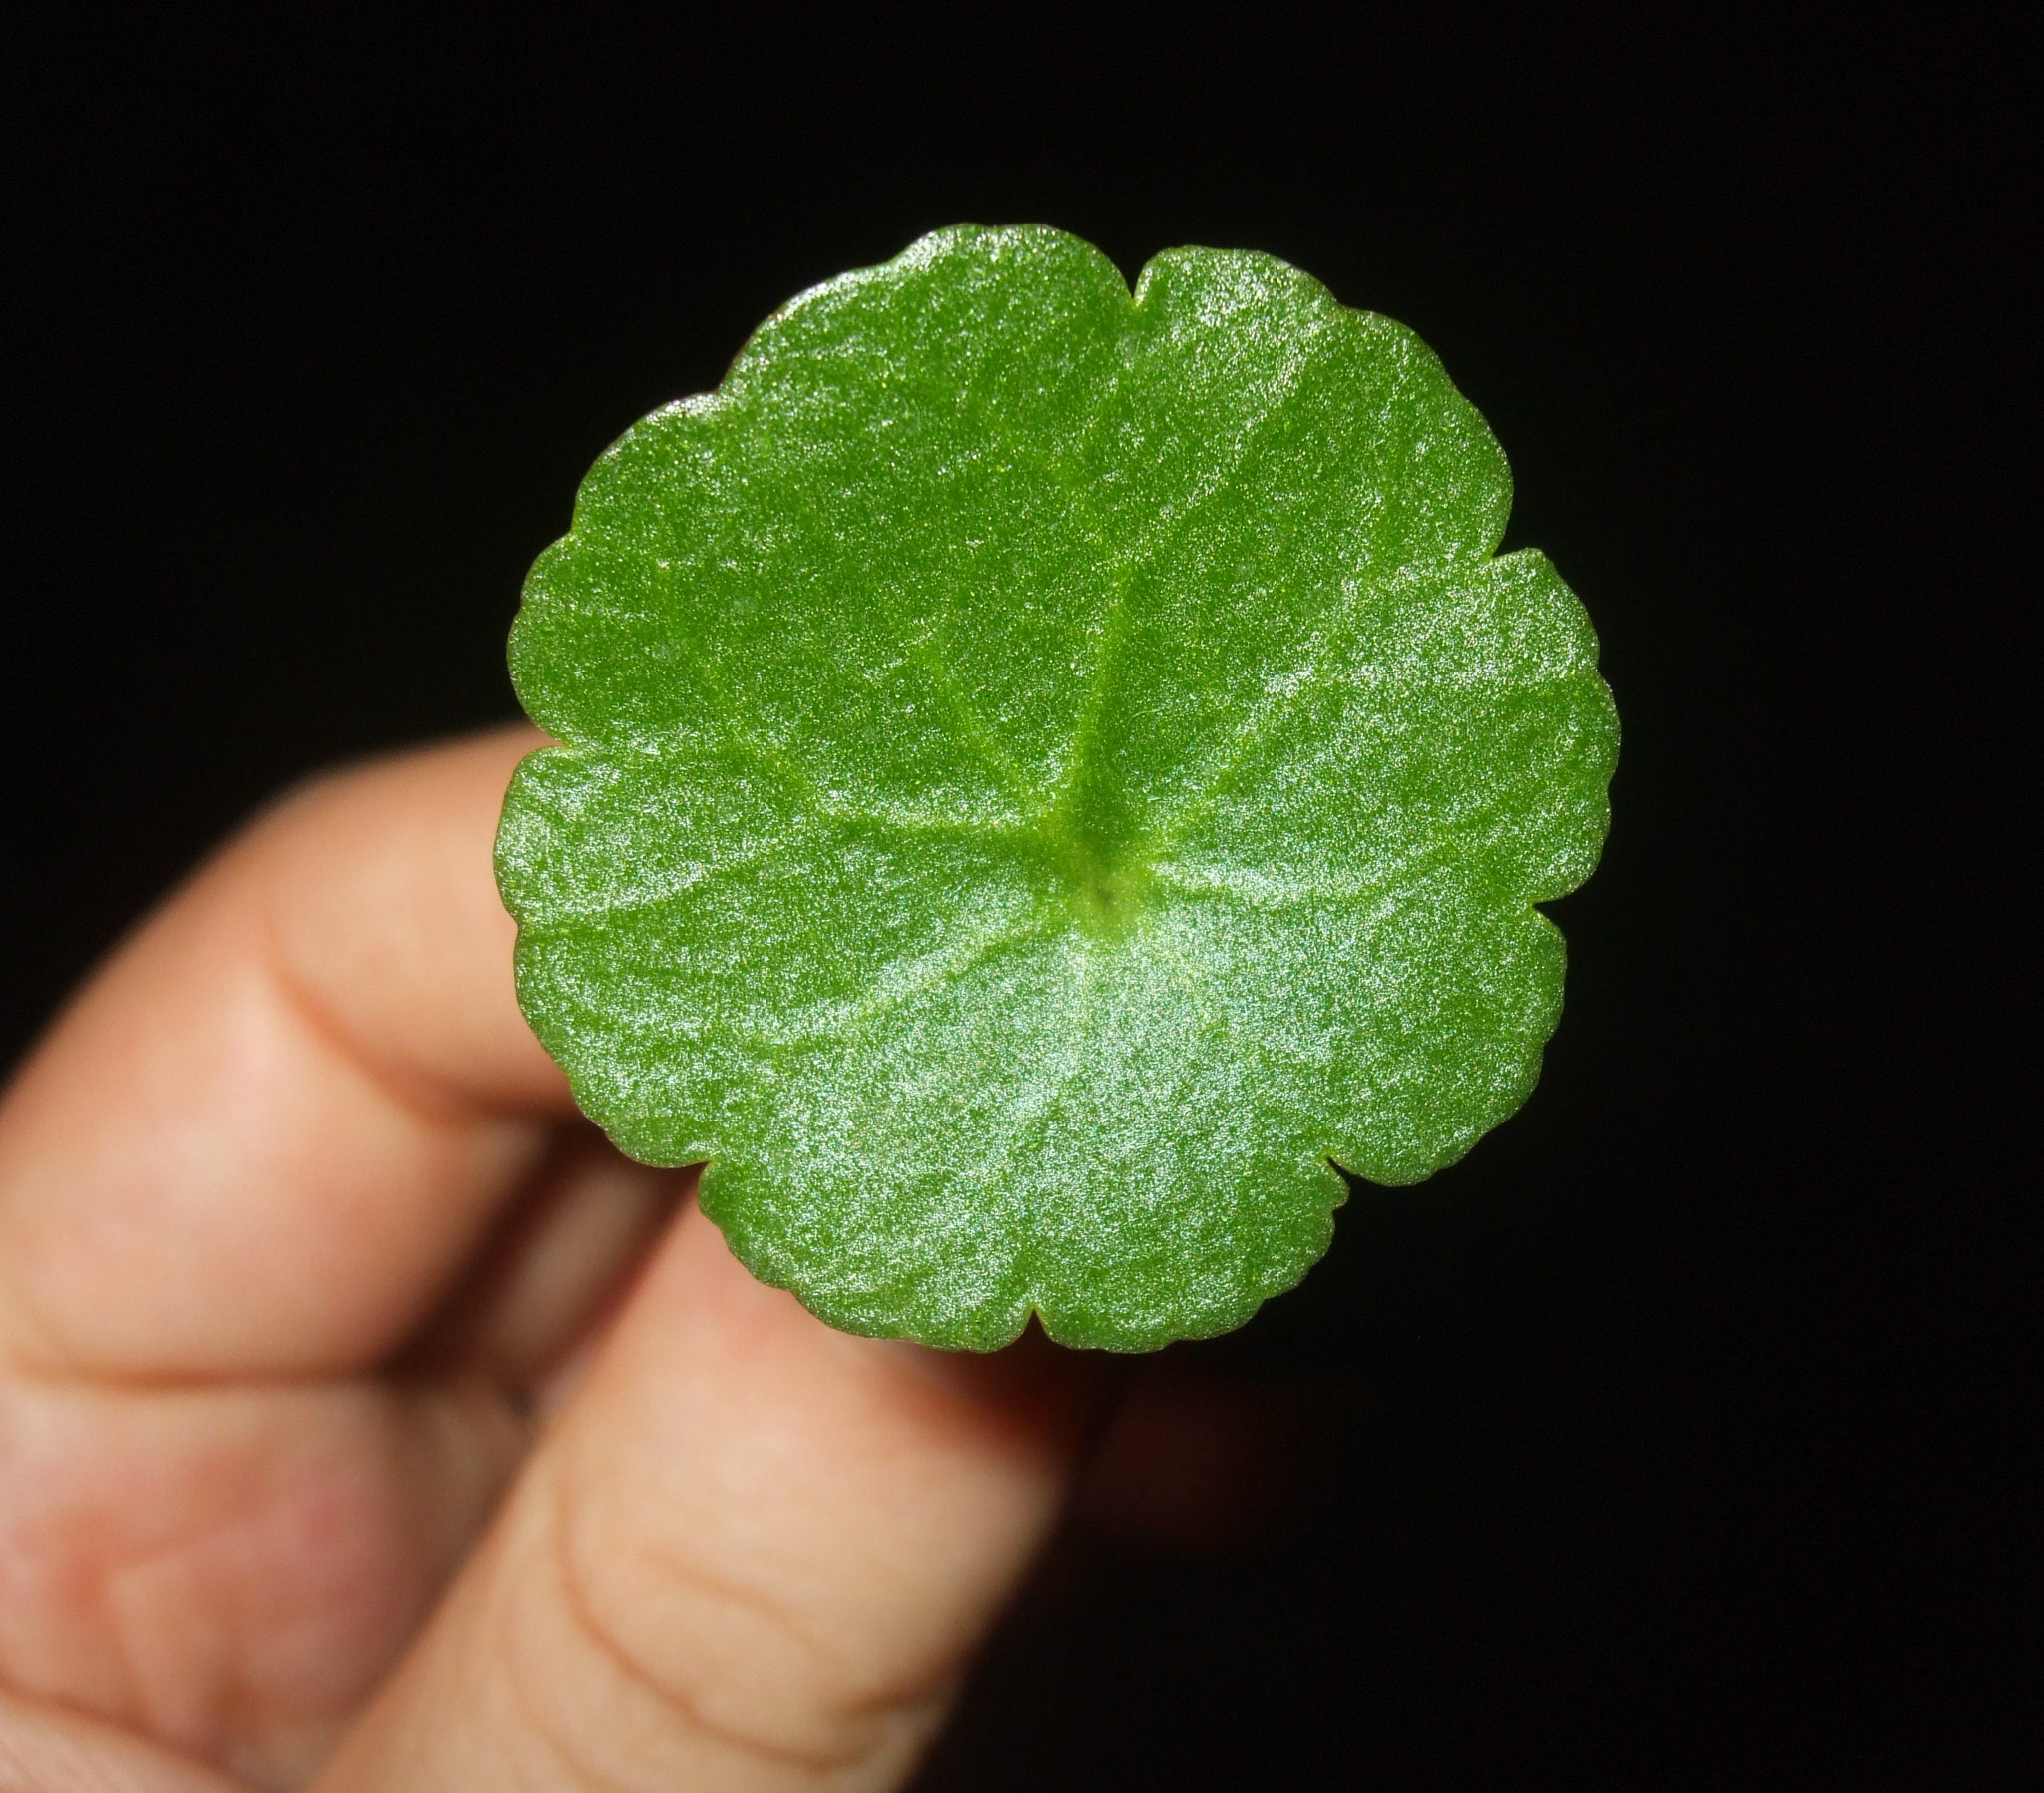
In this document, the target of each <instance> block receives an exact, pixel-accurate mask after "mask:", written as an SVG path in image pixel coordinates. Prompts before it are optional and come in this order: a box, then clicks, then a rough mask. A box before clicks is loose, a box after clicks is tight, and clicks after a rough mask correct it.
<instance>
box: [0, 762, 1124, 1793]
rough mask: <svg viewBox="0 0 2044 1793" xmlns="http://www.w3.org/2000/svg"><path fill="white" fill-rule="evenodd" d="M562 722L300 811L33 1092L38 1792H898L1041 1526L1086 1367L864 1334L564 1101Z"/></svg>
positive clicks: (26, 1465) (16, 1591)
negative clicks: (558, 821)
mask: <svg viewBox="0 0 2044 1793" xmlns="http://www.w3.org/2000/svg"><path fill="white" fill-rule="evenodd" d="M536 742H537V737H536V736H534V735H533V734H531V733H530V732H529V731H526V730H509V731H504V732H499V733H494V734H490V735H487V736H484V737H480V738H477V739H473V740H470V741H465V742H461V743H457V744H455V745H453V746H449V747H444V748H439V749H435V750H433V751H429V752H424V753H416V754H412V755H408V756H406V757H403V758H398V759H393V760H390V761H387V762H384V763H381V764H377V765H372V766H369V767H366V768H362V769H357V770H353V771H349V772H346V773H343V774H339V775H336V776H333V777H330V778H327V779H324V780H322V781H320V782H318V783H316V784H314V785H312V786H310V787H308V788H306V789H304V790H302V791H300V792H298V793H297V794H295V795H293V796H291V797H290V798H288V799H287V800H285V801H283V802H281V803H280V804H278V805H277V806H276V807H275V808H273V809H272V810H271V811H270V812H268V813H267V814H266V815H264V816H263V817H261V818H260V819H258V820H257V821H256V823H255V824H254V825H253V826H252V827H251V828H250V829H248V830H247V831H246V832H245V833H244V834H243V835H242V836H241V837H240V838H239V839H237V840H236V841H234V842H232V843H231V844H230V845H229V846H228V847H227V848H226V849H225V850H224V851H223V852H222V853H221V854H220V855H219V856H218V857H217V858H216V859H215V860H214V861H213V862H212V863H211V864H209V865H208V866H207V867H205V868H204V869H203V870H202V871H201V872H200V873H199V874H198V875H197V876H196V877H195V878H194V879H193V880H192V881H191V882H190V884H189V885H188V886H187V887H186V888H185V889H184V890H182V891H180V892H179V893H177V894H176V895H175V896H174V897H173V898H172V899H171V900H170V901H169V902H168V903H167V904H166V905H165V906H164V907H163V909H162V910H161V911H159V912H158V913H157V914H156V915H155V916H154V917H153V918H151V919H150V920H149V921H148V922H147V923H146V924H145V925H144V926H143V927H142V928H141V929H140V930H139V931H138V932H137V933H136V934H135V936H134V937H133V938H132V939H131V940H130V941H129V942H128V943H127V944H126V945H125V946H124V947H123V948H122V949H121V950H120V951H119V952H118V953H117V954H116V955H115V956H114V957H113V958H112V960H111V961H110V962H109V963H108V964H107V965H106V967H105V968H104V969H103V970H102V971H101V972H100V973H99V974H98V976H97V977H96V978H95V979H94V980H93V981H92V982H91V983H90V984H89V985H88V986H87V988H86V989H85V990H84V991H83V992H82V993H81V994H80V995H79V997H78V998H77V999H76V1000H75V1002H74V1003H73V1004H72V1006H71V1007H70V1009H69V1010H68V1011H67V1012H66V1013H65V1014H64V1015H63V1016H61V1017H60V1018H59V1020H58V1022H57V1023H56V1025H55V1027H54V1028H53V1029H52V1031H51V1033H50V1035H49V1036H48V1038H47V1039H46V1040H45V1041H44V1043H43V1044H42V1046H41V1047H40V1048H39V1049H38V1051H37V1052H36V1054H35V1055H34V1056H33V1058H32V1059H31V1060H30V1062H29V1063H28V1064H27V1065H26V1066H25V1067H24V1068H23V1070H22V1071H21V1073H20V1075H19V1077H18V1078H17V1080H16V1081H15V1083H14V1085H13V1087H12V1088H11V1090H10V1091H9V1092H8V1094H7V1096H6V1098H5V1101H4V1104H0V1790H5V1793H14V1789H17V1788H21V1789H29V1788H34V1789H42V1788H51V1789H56V1788H63V1789H94V1790H98V1789H109V1790H111V1789H122V1790H124V1793H130V1790H132V1793H143V1790H148V1793H169V1790H173V1789H175V1790H176V1793H199V1790H201V1789H206V1790H210V1793H220V1790H221V1789H224V1788H228V1787H233V1786H243V1787H255V1788H283V1787H296V1786H304V1785H312V1786H316V1787H317V1788H319V1789H321V1790H322V1793H344V1790H352V1789H367V1788H404V1789H407V1790H408V1793H431V1790H433V1789H441V1788H446V1789H455V1788H475V1787H489V1788H493V1789H506V1790H508V1793H516V1790H518V1789H525V1788H533V1789H538V1788H547V1789H571V1790H573V1789H581V1788H588V1789H599V1788H601V1789H605V1790H607V1793H613V1790H633V1789H641V1788H645V1789H653V1788H662V1789H670V1788H678V1787H691V1788H695V1787H702V1788H719V1789H722V1788H732V1789H740V1788H743V1789H748V1790H753V1789H758V1790H760V1793H767V1790H768V1789H776V1790H777V1789H782V1788H787V1789H793V1788H801V1789H816V1788H826V1789H833V1790H835V1789H843V1790H846V1793H849V1790H851V1789H870V1788H885V1787H893V1786H898V1785H900V1784H901V1783H902V1782H903V1781H904V1780H905V1779H906V1778H907V1777H908V1775H909V1774H910V1773H911V1772H912V1770H913V1767H914V1764H915V1762H916V1760H917V1758H918V1757H919V1755H920V1753H921V1752H922V1750H923V1748H924V1746H925V1745H926V1743H927V1741H928V1740H929V1738H930V1737H931V1736H932V1734H933V1732H934V1731H935V1729H936V1727H937V1726H938V1724H939V1723H940V1722H941V1720H942V1718H943V1716H944V1713H945V1711H946V1710H947V1708H948V1706H949V1704H950V1702H951V1700H952V1698H953V1696H954V1694H955V1692H956V1690H957V1687H958V1685H959V1682H960V1678H961V1676H962V1674H963V1673H964V1671H965V1669H966V1667H967V1666H968V1665H969V1663H970V1661H971V1658H972V1655H973V1652H974V1650H975V1647H976V1646H977V1644H978V1643H979V1641H980V1640H981V1639H982V1637H983V1636H984V1634H985V1632H986V1630H987V1628H988V1627H989V1625H990V1624H991V1623H992V1621H993V1620H994V1618H995V1617H996V1616H997V1615H998V1613H999V1611H1000V1609H1001V1607H1002V1605H1003V1603H1004V1602H1005V1601H1006V1599H1007V1598H1008V1597H1009V1595H1010V1594H1011V1592H1012V1591H1013V1589H1014V1588H1015V1586H1016V1584H1017V1582H1018V1580H1019V1578H1020V1577H1021V1576H1022V1574H1023V1572H1024V1571H1025V1569H1026V1568H1027V1567H1028V1565H1029V1563H1030V1560H1031V1559H1032V1557H1033V1556H1034V1555H1035V1554H1036V1552H1037V1550H1038V1548H1039V1546H1040V1545H1041V1544H1042V1542H1043V1540H1044V1538H1045V1537H1046V1535H1047V1533H1048V1532H1049V1530H1050V1529H1051V1527H1052V1526H1053V1524H1054V1523H1055V1521H1056V1520H1057V1517H1058V1515H1059V1512H1060V1509H1061V1506H1062V1505H1063V1503H1064V1500H1065V1497H1066V1494H1067V1491H1068V1489H1069V1486H1070V1484H1071V1481H1072V1478H1073V1475H1074V1473H1075V1467H1076V1465H1077V1464H1078V1462H1079V1459H1080V1456H1081V1452H1082V1448H1083V1447H1084V1445H1085V1443H1086V1441H1087V1439H1088V1437H1089V1435H1090V1433H1091V1430H1092V1429H1093V1427H1094V1426H1095V1423H1096V1420H1097V1417H1098V1414H1099V1412H1100V1409H1101V1403H1102V1400H1103V1397H1104V1394H1105V1392H1106V1391H1105V1388H1104V1384H1103V1381H1102V1378H1103V1375H1104V1374H1105V1367H1104V1366H1103V1365H1102V1364H1101V1363H1100V1362H1099V1361H1098V1360H1095V1359H1089V1358H1086V1357H1083V1356H1080V1355H1077V1354H1070V1353H1064V1352H1060V1351H1058V1350H1056V1349H1055V1348H1053V1347H1049V1346H1047V1345H1044V1344H1043V1343H1042V1341H1041V1340H1034V1341H1025V1342H1024V1344H1023V1345H1022V1346H1020V1347H1018V1348H1016V1349H1015V1350H1013V1351H1010V1352H1006V1353H1002V1354H1001V1355H1000V1356H999V1357H996V1358H987V1359H972V1358H954V1357H946V1356H943V1355H941V1354H938V1353H933V1352H929V1351H925V1350H923V1349H921V1348H919V1347H916V1346H910V1345H904V1344H896V1343H887V1342H879V1341H873V1340H867V1339H855V1338H850V1337H847V1336H844V1335H842V1334H839V1333H835V1332H832V1331H830V1330H828V1329H827V1328H825V1327H824V1326H822V1325H820V1324H819V1323H818V1322H816V1321H815V1320H813V1319H812V1318H810V1316H809V1315H808V1314H806V1313H805V1312H804V1311H803V1310H802V1309H801V1308H800V1307H799V1306H798V1305H797V1304H796V1303H795V1302H794V1301H793V1299H792V1298H791V1297H789V1296H787V1295H785V1294H782V1293H780V1292H778V1291H776V1290H773V1289H769V1288H766V1287H764V1286H762V1285H761V1284H759V1283H756V1282H755V1281H753V1280H752V1278H751V1277H750V1276H748V1275H747V1274H746V1273H745V1271H744V1270H743V1269H741V1268H740V1267H739V1265H738V1264H737V1263H736V1262H735V1261H734V1260H733V1259H732V1257H731V1256H730V1254H729V1253H728V1252H727V1251H726V1249H725V1247H724V1244H723V1240H722V1238H721V1236H720V1235H719V1234H718V1232H717V1230H716V1229H715V1228H714V1227H713V1226H711V1225H710V1224H709V1223H708V1222H707V1221H705V1220H704V1219H703V1217H702V1216H701V1214H700V1213H699V1212H698V1211H697V1209H696V1208H695V1206H694V1203H693V1200H692V1198H691V1186H692V1185H691V1177H690V1173H688V1172H679V1173H677V1172H662V1171H653V1170H648V1169H645V1168H644V1167H642V1166H638V1165H634V1164H630V1163H628V1162H626V1161H625V1160H624V1159H622V1158H620V1157H619V1156H617V1154H616V1153H614V1152H613V1151H611V1150H610V1148H609V1147H608V1146H607V1145H605V1144H604V1143H603V1142H602V1141H601V1139H600V1138H598V1137H597V1136H596V1135H594V1134H593V1133H592V1132H591V1131H590V1130H589V1129H588V1128H587V1126H586V1125H585V1124H584V1123H582V1122H581V1121H579V1120H578V1119H577V1118H576V1116H575V1113H574V1110H573V1106H572V1104H571V1103H570V1101H569V1098H568V1093H567V1090H566V1087H565V1085H564V1083H563V1080H562V1078H561V1075H560V1073H559V1072H558V1070H557V1069H556V1068H555V1067H554V1065H553V1064H552V1063H551V1061H549V1060H548V1058H547V1057H546V1055H545V1054H544V1053H543V1052H542V1051H541V1050H540V1048H539V1047H538V1045H537V1044H536V1043H535V1042H534V1040H533V1038H532V1036H531V1034H530V1033H529V1032H528V1031H527V1029H526V1027H525V1024H524V1021H523V1020H522V1018H521V1017H520V1015H519V1013H518V1009H517V1006H516V1003H515V1002H514V1000H513V996H512V990H511V980H510V970H509V968H510V955H511V945H512V928H511V924H510V922H509V920H508V919H507V918H506V916H505V915H504V913H503V910H502V908H501V907H500V906H499V904H498V901H497V897H496V892H495V888H494V886H493V884H492V881H491V877H490V869H489V848H490V839H491V834H492V831H493V828H494V825H495V818H496V812H497V806H498V803H499V801H500V799H501V796H502V792H503V789H504V784H505V781H506V779H507V778H508V777H509V775H510V772H511V768H512V766H513V765H514V764H515V762H516V761H517V759H518V758H519V756H520V755H521V754H522V753H524V752H525V751H527V750H529V748H530V747H532V746H533V745H535V744H536ZM1110 1504H1112V1503H1110Z"/></svg>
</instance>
